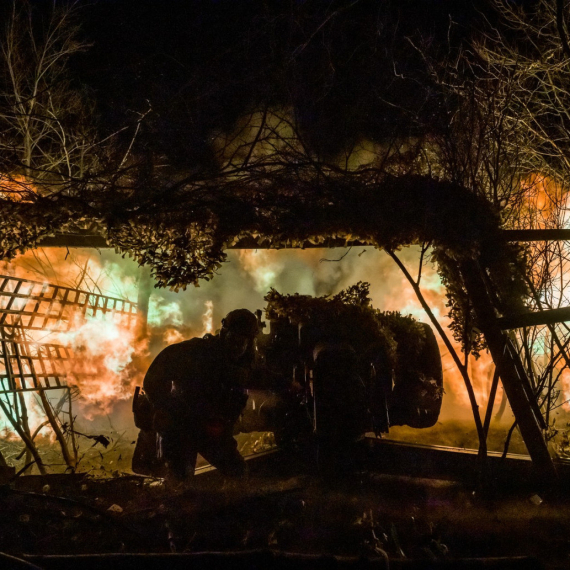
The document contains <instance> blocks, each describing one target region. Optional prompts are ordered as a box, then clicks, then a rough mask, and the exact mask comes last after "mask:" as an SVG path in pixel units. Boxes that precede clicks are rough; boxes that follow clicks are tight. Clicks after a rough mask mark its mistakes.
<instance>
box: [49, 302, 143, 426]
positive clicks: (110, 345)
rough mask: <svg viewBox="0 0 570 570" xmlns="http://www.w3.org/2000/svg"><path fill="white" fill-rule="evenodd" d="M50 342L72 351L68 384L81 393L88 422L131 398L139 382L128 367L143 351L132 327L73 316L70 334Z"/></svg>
mask: <svg viewBox="0 0 570 570" xmlns="http://www.w3.org/2000/svg"><path fill="white" fill-rule="evenodd" d="M50 342H54V343H57V344H61V345H62V346H65V347H67V348H70V349H71V351H72V358H71V360H70V361H69V372H68V377H67V380H68V384H70V385H76V386H78V388H79V389H80V396H81V400H82V402H83V406H84V413H85V415H86V417H87V418H88V419H91V418H92V417H93V416H94V415H96V414H101V413H108V412H109V411H110V410H111V409H112V407H113V405H114V404H115V403H116V402H117V401H119V400H124V399H126V398H129V397H131V395H132V392H133V389H134V385H135V384H136V382H137V380H139V378H137V374H134V373H133V371H130V370H129V367H130V365H131V364H132V362H133V358H134V356H135V354H137V353H138V354H144V352H145V351H146V342H145V341H144V340H143V341H141V340H139V339H137V330H136V326H135V325H134V323H129V322H125V321H123V322H120V321H117V320H116V319H113V317H112V316H111V315H108V316H102V315H97V316H95V317H85V318H83V317H82V315H79V314H77V313H76V315H75V318H74V322H73V326H72V327H71V330H69V331H68V332H59V333H54V334H53V335H51V338H50Z"/></svg>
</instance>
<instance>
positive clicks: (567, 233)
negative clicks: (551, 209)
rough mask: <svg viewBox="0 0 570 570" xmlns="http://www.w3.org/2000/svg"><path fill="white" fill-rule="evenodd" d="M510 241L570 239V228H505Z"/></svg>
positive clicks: (505, 233) (504, 233)
mask: <svg viewBox="0 0 570 570" xmlns="http://www.w3.org/2000/svg"><path fill="white" fill-rule="evenodd" d="M503 235H504V236H505V237H506V238H507V240H508V241H570V230H563V229H552V230H503Z"/></svg>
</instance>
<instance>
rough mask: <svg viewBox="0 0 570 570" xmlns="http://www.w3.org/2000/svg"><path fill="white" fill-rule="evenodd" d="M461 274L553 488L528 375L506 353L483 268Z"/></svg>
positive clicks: (472, 266)
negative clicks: (523, 378)
mask: <svg viewBox="0 0 570 570" xmlns="http://www.w3.org/2000/svg"><path fill="white" fill-rule="evenodd" d="M461 273H462V276H463V280H464V283H465V287H466V289H467V293H468V294H469V297H470V299H471V301H472V302H473V308H474V309H475V314H476V316H477V321H478V325H479V328H480V329H481V331H482V333H483V335H484V336H485V340H486V341H487V346H488V347H489V351H490V352H491V355H492V357H493V361H494V362H495V365H496V366H497V369H498V371H499V376H500V378H501V381H502V382H503V386H504V388H505V392H506V394H507V397H508V398H509V403H510V405H511V408H512V410H513V413H514V415H515V418H516V420H517V423H518V426H519V428H520V430H521V434H522V437H523V439H524V442H525V445H526V447H527V449H528V452H529V455H530V457H531V459H532V461H533V463H534V465H535V468H536V470H537V472H538V475H539V477H540V479H541V481H542V482H543V483H545V484H546V485H550V484H553V483H554V482H555V481H556V479H557V474H556V469H555V467H554V463H553V461H552V458H551V457H550V454H549V453H548V448H547V445H546V441H545V440H544V436H543V434H542V431H541V429H540V425H539V422H538V420H537V418H536V416H535V414H534V412H533V409H532V405H531V403H530V401H529V399H528V397H527V394H526V392H525V390H524V388H523V382H522V381H521V378H520V377H519V374H520V373H522V374H524V373H525V372H524V370H522V371H521V370H517V366H516V364H515V362H514V361H513V358H512V355H511V353H510V351H509V350H507V349H506V341H507V338H506V336H505V334H504V333H503V332H502V330H501V329H500V327H499V324H498V322H497V317H496V314H495V310H494V307H493V305H492V303H491V300H490V298H489V294H488V292H487V289H486V286H485V283H484V281H483V279H482V276H481V273H480V270H479V266H478V265H477V263H476V262H474V261H466V262H463V263H462V264H461Z"/></svg>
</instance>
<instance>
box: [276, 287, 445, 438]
mask: <svg viewBox="0 0 570 570" xmlns="http://www.w3.org/2000/svg"><path fill="white" fill-rule="evenodd" d="M369 290H370V284H369V283H365V282H362V281H360V282H358V283H357V284H355V285H352V286H351V287H349V288H347V289H345V290H343V291H341V292H340V293H338V294H337V295H334V296H323V297H311V296H309V295H299V294H295V295H282V294H281V293H279V292H277V291H276V290H275V289H271V290H270V291H269V293H268V294H267V295H266V296H265V300H266V301H267V307H266V309H265V312H266V317H267V319H269V320H279V319H286V320H287V321H289V322H291V323H293V324H297V323H303V324H310V325H314V326H316V327H317V328H318V329H319V331H320V333H321V334H320V336H319V338H320V339H321V340H322V339H325V340H326V339H327V332H328V331H331V333H332V337H331V338H334V340H335V341H337V342H339V341H340V342H347V343H349V344H350V345H351V346H352V347H353V348H354V349H355V350H356V353H357V355H358V357H359V359H360V360H361V362H362V364H364V365H366V364H367V363H368V362H375V364H376V365H377V366H379V370H380V369H390V370H393V373H394V374H393V379H394V382H395V386H394V392H393V397H394V400H395V401H398V402H399V406H397V405H394V406H393V418H392V421H393V423H392V425H398V424H399V425H401V424H403V423H405V424H408V425H412V426H413V427H425V426H424V425H423V424H422V419H421V417H423V416H420V417H417V414H416V410H415V408H416V403H417V405H420V406H426V405H427V404H426V402H429V403H430V407H431V406H435V408H436V409H437V410H439V407H440V406H441V398H442V396H443V387H442V377H441V364H440V359H439V354H432V352H433V351H434V346H433V345H432V344H431V343H430V342H429V339H428V338H427V333H428V331H427V330H426V325H424V324H422V323H420V322H418V321H416V320H415V319H414V318H413V317H411V316H403V315H401V314H400V313H398V312H382V311H379V310H377V309H374V308H373V307H372V305H371V299H370V297H369ZM329 340H330V339H329ZM435 352H436V353H437V350H435ZM426 356H427V358H426ZM434 358H435V360H436V364H437V366H434V367H433V369H432V368H431V367H430V366H429V364H428V363H427V362H426V361H430V362H431V361H433V359H434ZM361 373H362V374H363V375H365V376H366V375H367V374H368V373H369V371H368V370H366V369H363V370H361ZM402 402H404V403H406V406H405V408H406V409H403V408H402ZM408 408H409V409H408ZM438 414H439V411H438V412H437V414H436V415H435V416H434V417H435V418H437V415H438ZM423 421H424V422H425V421H426V418H425V417H423ZM428 423H429V422H428ZM426 425H427V424H426ZM429 425H431V423H430V424H429Z"/></svg>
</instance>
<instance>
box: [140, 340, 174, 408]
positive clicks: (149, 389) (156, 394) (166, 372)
mask: <svg viewBox="0 0 570 570" xmlns="http://www.w3.org/2000/svg"><path fill="white" fill-rule="evenodd" d="M168 352H169V351H168V349H165V350H163V351H162V352H161V353H160V354H159V355H158V356H157V357H156V358H155V359H154V361H153V363H152V364H151V365H150V368H149V369H148V371H147V373H146V376H145V377H144V380H143V390H144V391H145V392H146V394H147V396H148V399H149V401H150V403H151V404H152V405H153V407H154V408H155V409H163V408H165V407H166V406H167V405H168V402H169V400H170V395H171V392H172V369H169V361H170V360H171V359H170V358H169V355H168ZM171 366H172V363H170V368H171Z"/></svg>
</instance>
